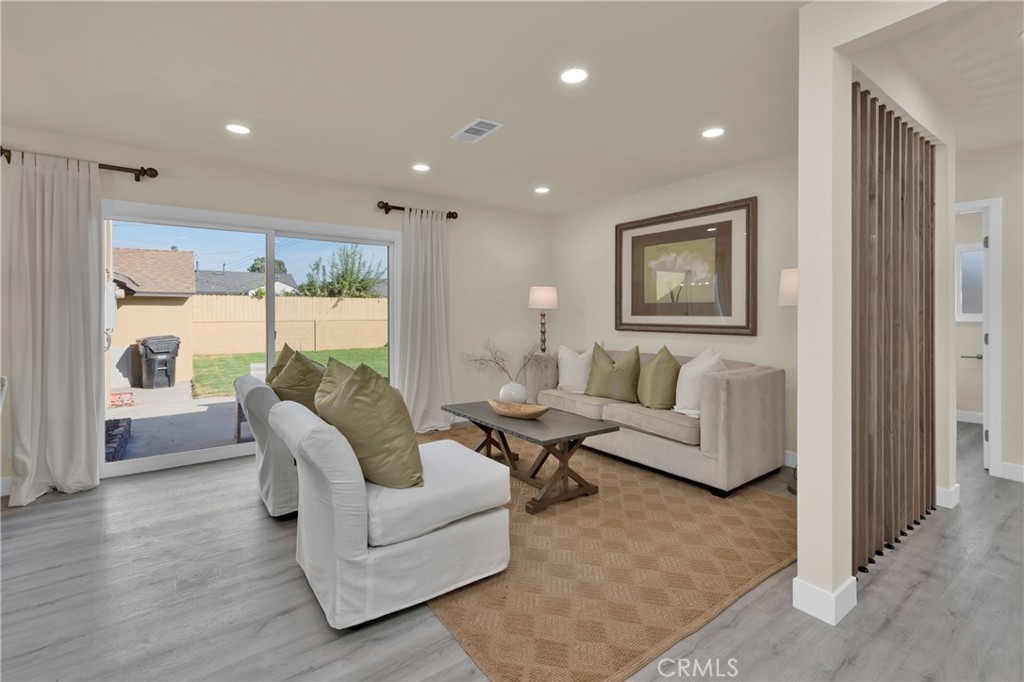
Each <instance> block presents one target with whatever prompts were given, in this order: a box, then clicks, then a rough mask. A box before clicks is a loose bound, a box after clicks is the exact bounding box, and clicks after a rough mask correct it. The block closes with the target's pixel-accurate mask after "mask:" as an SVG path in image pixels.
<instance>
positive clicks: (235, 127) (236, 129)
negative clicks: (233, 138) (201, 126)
mask: <svg viewBox="0 0 1024 682" xmlns="http://www.w3.org/2000/svg"><path fill="white" fill-rule="evenodd" d="M224 127H225V128H227V129H228V132H229V133H234V134H235V135H248V134H249V128H247V127H246V126H244V125H242V124H241V123H229V124H227V125H226V126H224Z"/></svg>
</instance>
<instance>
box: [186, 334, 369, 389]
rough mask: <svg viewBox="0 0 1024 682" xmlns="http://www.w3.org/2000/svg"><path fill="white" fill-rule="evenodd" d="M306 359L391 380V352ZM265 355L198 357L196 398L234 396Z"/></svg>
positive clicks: (329, 353) (320, 353) (317, 354)
mask: <svg viewBox="0 0 1024 682" xmlns="http://www.w3.org/2000/svg"><path fill="white" fill-rule="evenodd" d="M302 353H303V355H305V356H306V357H308V358H310V359H312V360H315V361H317V362H319V363H320V364H322V365H326V364H327V358H329V357H331V358H334V359H335V360H338V361H340V362H344V363H345V364H346V365H348V366H349V367H356V366H357V365H359V364H364V365H369V366H370V367H372V368H373V369H374V370H375V371H376V372H378V373H380V374H381V375H382V376H385V377H386V376H388V349H387V346H384V347H381V348H349V349H346V350H312V351H302ZM266 359H267V358H266V356H265V355H263V354H262V353H242V354H240V355H197V356H195V357H194V358H192V397H193V398H206V397H208V396H213V395H234V393H235V385H234V384H235V379H237V378H238V377H240V376H242V375H243V374H248V373H249V364H250V363H253V362H265V361H266Z"/></svg>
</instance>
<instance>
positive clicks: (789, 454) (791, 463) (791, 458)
mask: <svg viewBox="0 0 1024 682" xmlns="http://www.w3.org/2000/svg"><path fill="white" fill-rule="evenodd" d="M785 463H786V466H788V467H793V468H794V469H795V468H796V453H795V452H793V451H792V450H786V459H785Z"/></svg>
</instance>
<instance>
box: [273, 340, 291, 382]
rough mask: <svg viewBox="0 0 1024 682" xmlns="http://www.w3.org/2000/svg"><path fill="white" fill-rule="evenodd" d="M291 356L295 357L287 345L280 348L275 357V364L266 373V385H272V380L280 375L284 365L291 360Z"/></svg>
mask: <svg viewBox="0 0 1024 682" xmlns="http://www.w3.org/2000/svg"><path fill="white" fill-rule="evenodd" d="M293 355H295V351H293V350H292V347H291V346H289V345H288V344H287V343H286V344H284V348H282V349H281V352H280V353H278V355H277V362H275V363H274V366H273V367H271V368H270V371H269V372H267V383H268V384H272V383H274V379H276V378H277V375H278V374H280V373H281V370H283V369H284V367H285V365H287V364H288V361H289V360H291V359H292V356H293Z"/></svg>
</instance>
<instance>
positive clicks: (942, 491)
mask: <svg viewBox="0 0 1024 682" xmlns="http://www.w3.org/2000/svg"><path fill="white" fill-rule="evenodd" d="M935 504H937V505H939V506H940V507H945V508H946V509H952V508H953V507H955V506H957V505H958V504H960V484H959V483H955V484H953V487H952V488H941V487H939V486H935Z"/></svg>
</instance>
